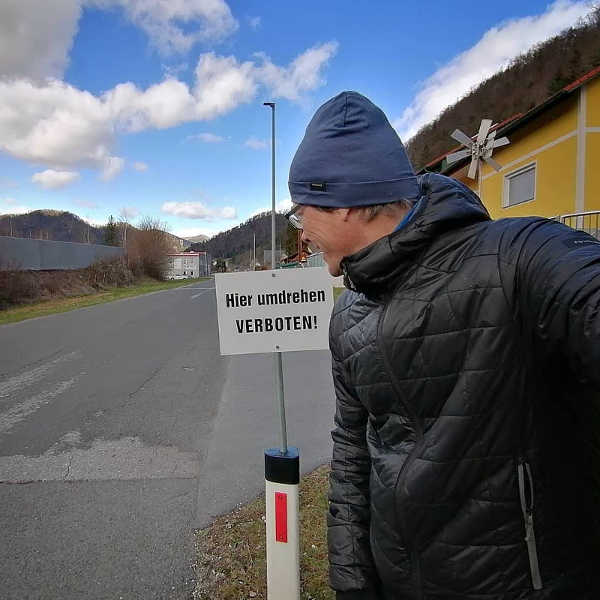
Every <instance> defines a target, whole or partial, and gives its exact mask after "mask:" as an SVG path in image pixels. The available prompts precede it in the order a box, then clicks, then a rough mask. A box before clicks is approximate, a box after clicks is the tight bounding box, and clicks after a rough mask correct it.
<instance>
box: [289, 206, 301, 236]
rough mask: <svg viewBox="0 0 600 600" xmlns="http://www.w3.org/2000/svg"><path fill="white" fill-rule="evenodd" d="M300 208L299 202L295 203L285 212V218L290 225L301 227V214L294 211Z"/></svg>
mask: <svg viewBox="0 0 600 600" xmlns="http://www.w3.org/2000/svg"><path fill="white" fill-rule="evenodd" d="M301 208H302V205H301V204H296V205H295V206H293V207H292V209H291V210H288V211H287V212H286V213H285V218H286V219H287V220H288V221H289V222H290V224H291V225H292V227H295V228H296V229H300V230H302V229H303V224H302V221H303V219H302V215H297V214H296V213H297V212H298V211H299V210H300V209H301Z"/></svg>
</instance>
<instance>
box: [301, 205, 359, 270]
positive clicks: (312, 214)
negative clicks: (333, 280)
mask: <svg viewBox="0 0 600 600" xmlns="http://www.w3.org/2000/svg"><path fill="white" fill-rule="evenodd" d="M296 214H297V215H298V216H299V217H300V218H301V219H302V240H303V241H304V242H305V243H306V244H308V245H309V247H310V248H311V250H313V252H323V259H324V260H325V263H326V264H327V268H328V270H329V273H330V274H331V275H333V276H334V277H337V276H338V275H341V269H340V261H341V260H342V258H344V256H349V255H350V254H353V253H354V252H356V251H357V250H359V249H360V245H359V244H358V239H359V236H358V232H357V230H356V225H357V224H356V223H354V219H349V218H348V217H349V209H347V208H336V209H330V210H323V209H321V208H318V207H316V206H302V207H300V209H299V210H298V212H297V213H296Z"/></svg>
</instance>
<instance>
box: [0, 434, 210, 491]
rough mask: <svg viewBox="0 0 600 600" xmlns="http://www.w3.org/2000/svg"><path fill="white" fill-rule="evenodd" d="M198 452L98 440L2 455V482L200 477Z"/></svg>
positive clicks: (134, 440) (133, 439) (123, 440)
mask: <svg viewBox="0 0 600 600" xmlns="http://www.w3.org/2000/svg"><path fill="white" fill-rule="evenodd" d="M198 472H199V462H198V455H197V454H196V453H195V452H180V451H179V450H178V449H177V448H174V447H172V446H145V445H144V444H143V442H142V441H141V440H140V439H139V438H137V437H124V438H121V439H118V440H104V439H96V440H94V441H93V442H92V446H91V448H87V449H84V448H72V449H70V450H67V451H64V452H60V453H58V452H56V451H55V450H53V449H52V448H51V449H50V450H48V451H47V452H45V453H44V454H43V455H42V456H34V457H31V456H23V455H17V456H3V457H0V483H25V482H34V481H108V480H115V479H121V480H124V479H128V480H132V479H167V478H185V479H192V478H194V477H197V475H198Z"/></svg>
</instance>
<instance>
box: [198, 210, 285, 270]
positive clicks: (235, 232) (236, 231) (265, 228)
mask: <svg viewBox="0 0 600 600" xmlns="http://www.w3.org/2000/svg"><path fill="white" fill-rule="evenodd" d="M276 228H277V244H276V249H277V250H279V248H280V247H281V249H282V250H283V252H284V253H287V252H286V242H287V240H288V237H290V235H291V234H288V223H287V219H286V218H285V217H284V216H283V215H282V214H280V213H277V214H276ZM254 235H256V260H257V262H259V263H261V264H262V263H263V250H270V249H271V213H270V212H266V213H261V214H259V215H256V216H254V217H252V218H250V219H248V220H247V221H245V222H244V223H241V224H240V225H237V226H236V227H232V228H231V229H229V230H228V231H224V232H222V233H219V234H217V235H215V236H214V237H212V238H210V239H209V240H207V241H206V242H200V243H198V244H193V245H192V249H193V250H194V251H195V252H198V251H206V252H208V253H209V254H210V255H211V256H212V257H213V258H233V259H234V261H233V262H234V263H235V264H244V263H248V264H250V263H251V260H252V259H251V254H252V245H253V236H254Z"/></svg>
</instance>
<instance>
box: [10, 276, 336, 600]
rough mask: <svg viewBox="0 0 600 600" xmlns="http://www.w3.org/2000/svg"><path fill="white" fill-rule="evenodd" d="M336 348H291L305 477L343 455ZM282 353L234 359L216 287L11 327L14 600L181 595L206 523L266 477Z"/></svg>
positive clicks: (297, 440) (291, 404)
mask: <svg viewBox="0 0 600 600" xmlns="http://www.w3.org/2000/svg"><path fill="white" fill-rule="evenodd" d="M329 360H330V359H329V354H328V352H326V351H319V352H297V353H289V354H287V355H285V356H284V378H285V385H286V406H287V415H288V437H289V443H290V444H291V445H297V446H299V447H300V451H301V464H302V470H303V472H306V471H309V470H311V469H312V468H314V467H315V466H317V465H319V464H322V463H323V462H325V461H326V460H327V459H328V457H329V454H330V449H331V442H330V436H329V430H330V429H331V424H332V418H333V399H332V398H333V392H332V389H331V378H330V375H329ZM272 383H273V367H272V357H271V356H269V355H248V356H236V357H232V358H227V357H221V356H220V355H219V350H218V334H217V322H216V302H215V294H214V283H213V282H212V281H205V282H202V283H196V284H193V285H191V286H186V287H184V288H178V289H175V290H170V291H165V292H158V293H154V294H149V295H146V296H140V297H138V298H131V299H127V300H120V301H117V302H113V303H110V304H103V305H99V306H95V307H90V308H85V309H80V310H77V311H73V312H69V313H64V314H60V315H53V316H49V317H43V318H40V319H33V320H30V321H25V322H22V323H16V324H14V325H4V326H1V327H0V503H1V505H2V510H1V511H0V531H1V533H2V535H1V537H0V597H1V598H3V599H6V600H9V599H10V600H12V599H19V600H25V599H26V600H34V599H60V600H68V599H71V598H73V599H74V598H77V599H79V598H86V599H87V598H89V599H96V598H98V599H100V598H102V599H113V598H114V599H116V600H118V599H123V600H126V599H138V598H139V599H142V598H143V599H145V600H149V599H154V598H156V599H161V600H162V599H170V598H173V599H175V598H176V599H181V598H188V597H189V595H190V591H191V590H192V589H193V586H194V582H193V577H194V575H193V570H192V568H191V565H192V563H193V560H194V549H193V530H194V528H197V527H204V526H206V525H207V524H209V523H210V521H211V520H212V519H213V518H214V517H215V516H216V515H219V514H222V513H224V512H227V511H228V510H230V509H231V508H232V507H233V506H235V505H236V504H237V503H239V502H243V501H245V500H248V499H250V498H253V497H255V496H256V495H257V494H258V493H260V492H261V491H262V489H263V487H264V471H263V468H264V467H263V449H264V448H266V447H270V446H276V445H277V444H278V439H279V430H278V427H279V420H278V416H277V413H276V410H275V402H274V399H273V387H272Z"/></svg>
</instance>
